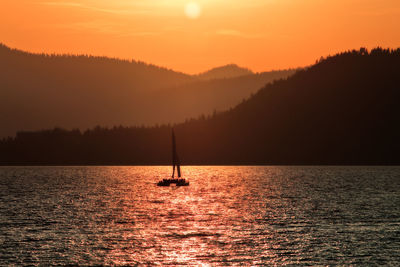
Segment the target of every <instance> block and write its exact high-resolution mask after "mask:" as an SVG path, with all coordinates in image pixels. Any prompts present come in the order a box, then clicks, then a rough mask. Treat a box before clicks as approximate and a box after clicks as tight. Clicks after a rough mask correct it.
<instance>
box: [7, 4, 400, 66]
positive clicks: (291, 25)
mask: <svg viewBox="0 0 400 267" xmlns="http://www.w3.org/2000/svg"><path fill="white" fill-rule="evenodd" d="M0 4H1V5H0V42H2V43H4V44H6V45H8V46H11V47H13V48H18V49H23V50H28V51H32V52H48V53H73V54H91V55H100V56H103V55H105V56H110V57H118V58H126V59H136V60H141V61H145V62H148V63H153V64H156V65H160V66H164V67H168V68H172V69H174V70H178V71H183V72H187V73H197V72H201V71H205V70H207V69H209V68H212V67H216V66H220V65H225V64H228V63H236V64H238V65H240V66H245V67H249V68H250V69H252V70H254V71H266V70H271V69H281V68H289V67H298V66H305V65H309V64H312V63H313V62H315V60H316V59H318V58H319V57H320V56H326V55H328V54H333V53H336V52H339V51H343V50H347V49H353V48H359V47H361V46H365V47H368V48H372V47H374V46H378V45H379V46H383V47H392V48H394V47H399V46H400V1H399V0H195V1H186V0H112V1H111V0H65V1H63V0H59V1H56V0H0Z"/></svg>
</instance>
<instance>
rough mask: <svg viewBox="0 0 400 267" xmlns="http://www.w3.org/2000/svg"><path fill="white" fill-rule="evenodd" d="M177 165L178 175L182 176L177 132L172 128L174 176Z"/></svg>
mask: <svg viewBox="0 0 400 267" xmlns="http://www.w3.org/2000/svg"><path fill="white" fill-rule="evenodd" d="M175 166H176V170H177V172H178V177H181V163H180V161H179V157H178V153H177V152H176V140H175V133H174V130H172V178H174V176H175Z"/></svg>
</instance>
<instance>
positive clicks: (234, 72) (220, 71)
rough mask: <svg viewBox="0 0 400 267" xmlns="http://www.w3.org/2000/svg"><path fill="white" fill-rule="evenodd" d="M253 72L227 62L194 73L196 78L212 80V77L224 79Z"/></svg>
mask: <svg viewBox="0 0 400 267" xmlns="http://www.w3.org/2000/svg"><path fill="white" fill-rule="evenodd" d="M250 74H254V73H253V72H252V71H251V70H249V69H247V68H242V67H239V66H238V65H236V64H229V65H225V66H221V67H217V68H213V69H211V70H208V71H206V72H203V73H200V74H198V75H195V76H196V77H197V78H199V79H202V80H212V79H226V78H235V77H240V76H246V75H250Z"/></svg>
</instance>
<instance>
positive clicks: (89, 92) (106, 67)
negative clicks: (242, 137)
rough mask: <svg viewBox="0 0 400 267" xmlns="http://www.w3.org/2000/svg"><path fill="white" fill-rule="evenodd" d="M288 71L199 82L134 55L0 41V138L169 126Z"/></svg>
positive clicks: (223, 104)
mask: <svg viewBox="0 0 400 267" xmlns="http://www.w3.org/2000/svg"><path fill="white" fill-rule="evenodd" d="M292 73H294V70H288V71H282V72H278V75H277V73H274V72H271V73H270V75H269V74H268V73H264V74H262V75H256V74H252V76H246V77H244V76H243V78H238V77H236V78H232V79H235V80H231V79H222V80H207V81H203V80H201V79H198V78H196V77H194V76H190V75H188V74H184V73H178V72H174V71H172V70H169V69H165V68H161V67H157V66H155V65H151V64H146V63H143V62H137V61H134V60H131V61H128V60H119V59H110V58H107V57H93V56H77V55H46V54H33V53H26V52H23V51H20V50H17V49H10V48H8V47H7V46H5V45H2V46H0V87H1V88H2V90H1V91H0V114H2V116H0V124H1V125H3V127H2V128H0V137H2V136H9V135H14V134H15V133H16V131H18V130H40V129H46V128H51V127H54V126H57V125H58V126H63V127H66V128H68V129H72V128H80V129H87V128H91V127H94V126H95V125H106V126H109V127H111V126H113V125H121V124H122V125H142V124H144V125H154V124H156V123H158V124H162V123H177V122H181V121H184V120H185V119H186V118H189V117H197V116H199V115H201V114H210V113H212V112H213V110H224V109H227V108H229V107H231V106H233V105H236V104H237V103H239V102H240V101H241V100H242V99H243V98H248V97H249V96H250V95H251V93H254V92H255V91H256V90H258V89H259V88H261V87H262V86H263V85H264V84H266V83H268V82H271V81H272V80H273V79H276V78H281V77H286V76H288V75H291V74H292ZM232 81H237V82H232ZM211 88H213V90H211ZM224 95H226V96H227V97H224ZM196 99H198V100H196ZM200 101H201V103H202V104H200Z"/></svg>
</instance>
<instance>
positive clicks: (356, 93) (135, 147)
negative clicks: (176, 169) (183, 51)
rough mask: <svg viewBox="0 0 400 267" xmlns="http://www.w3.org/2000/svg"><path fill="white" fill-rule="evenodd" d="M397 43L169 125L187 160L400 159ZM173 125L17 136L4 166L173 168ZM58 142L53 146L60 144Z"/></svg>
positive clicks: (322, 65)
mask: <svg viewBox="0 0 400 267" xmlns="http://www.w3.org/2000/svg"><path fill="white" fill-rule="evenodd" d="M399 65H400V48H399V49H396V50H389V49H381V48H377V49H373V50H371V51H367V50H366V49H360V50H353V51H348V52H344V53H340V54H337V55H335V56H330V57H328V58H325V59H323V60H321V61H319V62H317V63H316V64H315V65H313V66H311V67H309V68H307V69H304V70H300V71H298V72H296V73H295V74H294V75H292V76H291V77H289V78H286V79H280V80H276V81H275V82H273V83H270V84H268V85H266V86H264V87H263V88H262V89H261V90H259V91H258V92H257V93H256V94H254V95H253V96H252V97H250V98H249V99H248V100H246V101H243V102H242V103H240V104H238V105H237V106H236V107H235V108H231V109H230V110H228V111H224V112H218V113H215V114H213V115H211V116H208V117H200V118H198V119H192V120H188V121H187V122H186V123H180V124H176V125H173V127H174V130H175V135H176V138H177V144H178V150H179V155H180V157H181V162H182V163H183V164H188V165H190V164H196V165H398V164H400V142H399V141H398V139H399V136H400V124H399V123H398V122H399V119H398V118H399V117H400V106H399V105H398V103H397V102H398V99H399V98H400V69H399V68H398V66H399ZM171 128H172V126H167V125H164V126H158V127H150V128H145V127H131V128H127V127H114V128H111V129H108V128H102V127H98V128H94V129H91V130H88V131H85V132H83V133H82V132H80V131H78V130H75V131H65V130H48V131H44V132H20V133H19V134H18V135H17V137H16V138H10V139H7V140H3V141H2V142H1V143H0V148H1V149H0V162H1V164H39V165H40V164H67V165H68V164H83V165H85V164H89V165H91V164H97V165H103V164H105V165H114V164H116V165H142V164H152V165H154V164H169V162H170V135H171ZM55 148H56V149H55Z"/></svg>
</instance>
